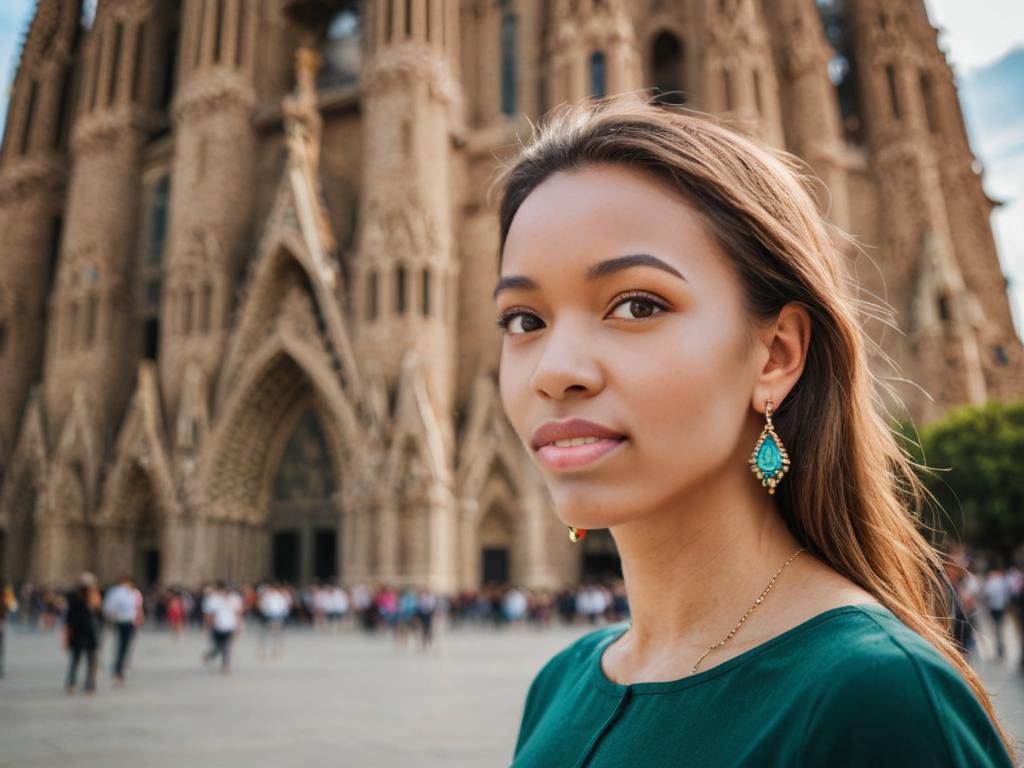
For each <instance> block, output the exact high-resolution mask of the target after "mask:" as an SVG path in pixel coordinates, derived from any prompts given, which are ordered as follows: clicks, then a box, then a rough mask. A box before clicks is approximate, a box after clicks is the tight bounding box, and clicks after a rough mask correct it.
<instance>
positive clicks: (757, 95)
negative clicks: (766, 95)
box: [754, 69, 764, 115]
mask: <svg viewBox="0 0 1024 768" xmlns="http://www.w3.org/2000/svg"><path fill="white" fill-rule="evenodd" d="M754 106H755V107H756V108H757V114H759V115H761V114H764V105H763V104H762V102H761V72H760V70H758V69H755V70H754Z"/></svg>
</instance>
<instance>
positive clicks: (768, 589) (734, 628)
mask: <svg viewBox="0 0 1024 768" xmlns="http://www.w3.org/2000/svg"><path fill="white" fill-rule="evenodd" d="M803 551H804V548H803V547H800V549H798V550H797V551H796V552H794V553H793V556H792V557H790V558H789V560H787V561H786V562H785V563H783V564H782V568H779V570H777V571H776V572H775V575H774V576H772V580H771V581H769V582H768V586H767V587H765V588H764V592H762V593H761V596H760V597H758V598H757V600H755V601H754V604H753V605H752V606H750V607H749V608H748V609H747V612H746V613H744V614H743V618H742V619H740V620H739V623H738V624H737V625H736V626H735V627H733V628H732V630H730V632H729V634H728V635H726V636H725V637H724V638H723V639H722V640H719V641H718V642H717V643H715V644H714V645H712V646H711V647H710V648H708V649H707V650H706V651H704V653H703V654H701V657H700V658H699V659H697V663H696V664H694V665H693V669H691V670H690V674H691V675H692V674H693V673H694V672H696V671H697V667H699V666H700V663H701V662H702V661H704V657H705V656H707V655H708V654H709V653H711V652H712V651H713V650H715V648H721V647H722V646H723V645H725V644H726V643H727V642H729V641H730V640H731V639H732V636H733V635H735V634H736V632H737V631H739V628H740V626H741V625H742V624H743V622H744V621H746V620H747V616H749V615H750V614H751V612H752V611H753V610H754V609H755V608H756V607H757V606H759V605H760V604H761V601H762V600H764V598H765V595H767V594H768V592H769V591H770V590H771V588H772V587H773V586H775V580H776V579H777V578H779V574H780V573H782V571H783V570H784V569H785V567H786V566H787V565H789V564H790V563H791V562H793V560H794V559H796V556H797V555H799V554H800V553H801V552H803Z"/></svg>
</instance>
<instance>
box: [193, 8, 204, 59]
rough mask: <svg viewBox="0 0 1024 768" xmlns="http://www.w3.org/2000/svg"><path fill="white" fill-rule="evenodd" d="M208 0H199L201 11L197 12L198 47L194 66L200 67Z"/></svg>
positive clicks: (194, 55)
mask: <svg viewBox="0 0 1024 768" xmlns="http://www.w3.org/2000/svg"><path fill="white" fill-rule="evenodd" d="M205 22H206V0H199V11H198V13H197V14H196V47H195V51H194V54H193V62H192V66H194V67H198V66H199V62H200V61H201V60H202V58H203V30H204V29H205V28H206V23H205Z"/></svg>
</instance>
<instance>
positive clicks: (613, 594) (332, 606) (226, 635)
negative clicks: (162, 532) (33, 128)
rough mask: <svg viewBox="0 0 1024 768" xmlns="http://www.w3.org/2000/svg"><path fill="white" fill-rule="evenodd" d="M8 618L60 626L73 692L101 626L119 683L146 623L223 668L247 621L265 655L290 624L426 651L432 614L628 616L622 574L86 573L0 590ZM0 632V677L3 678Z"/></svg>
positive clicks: (95, 649) (279, 651) (449, 623)
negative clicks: (234, 579)
mask: <svg viewBox="0 0 1024 768" xmlns="http://www.w3.org/2000/svg"><path fill="white" fill-rule="evenodd" d="M0 603H2V608H0V628H2V626H3V617H4V616H6V618H7V619H8V620H9V622H10V623H13V624H14V625H16V626H19V627H21V628H24V629H29V630H36V631H56V630H58V629H59V631H60V632H61V633H62V635H63V637H62V641H63V646H64V648H65V649H66V651H67V653H68V666H67V673H66V675H65V687H66V689H67V691H68V693H74V692H75V690H76V688H77V683H78V673H79V668H80V666H82V665H83V663H84V667H85V672H84V678H85V679H84V684H83V690H84V691H85V692H86V693H92V692H94V691H95V690H96V673H97V666H98V661H99V659H98V657H99V649H100V644H101V643H100V641H101V638H102V637H103V633H104V628H109V634H110V635H111V636H112V641H111V642H112V643H113V650H112V651H111V654H110V658H111V678H112V681H113V684H114V685H115V686H117V685H123V684H124V680H125V675H126V672H127V670H128V668H129V667H130V662H131V651H132V646H133V643H134V642H135V640H136V636H137V633H138V630H139V629H140V628H142V627H147V628H152V629H156V630H161V631H169V632H170V633H172V635H173V636H174V637H175V638H180V637H181V636H182V635H183V634H184V633H185V632H186V631H187V630H190V629H191V630H193V631H194V630H197V629H205V630H206V631H208V632H209V635H210V643H209V648H208V650H206V651H205V652H204V653H203V654H202V661H203V662H204V663H206V664H210V663H213V662H214V661H217V660H218V659H219V663H220V669H221V671H222V672H224V673H229V672H230V669H231V645H232V642H233V640H234V639H235V637H237V636H238V634H240V632H242V631H243V630H244V629H245V628H246V627H249V626H251V627H252V628H253V629H254V631H257V632H258V633H259V645H258V649H257V655H258V657H259V658H260V659H275V658H280V657H281V656H282V655H283V654H284V637H285V628H286V627H300V628H307V629H310V630H313V631H324V632H331V631H335V632H337V631H341V628H342V627H351V631H363V632H366V633H382V634H383V633H388V634H391V635H393V637H394V640H395V643H396V645H397V646H399V647H405V646H406V645H407V644H408V642H409V640H410V638H412V637H418V638H419V645H420V647H421V649H423V650H426V649H427V648H429V647H430V645H431V644H432V642H433V636H434V625H435V617H436V616H443V617H444V620H445V624H446V627H447V628H448V629H449V630H454V631H458V630H459V629H460V628H462V627H475V628H480V627H491V628H494V629H495V630H498V629H501V628H503V627H507V626H510V625H519V626H528V627H533V628H536V629H543V628H544V627H547V626H550V625H551V624H552V623H555V622H558V623H560V624H563V625H568V624H574V623H587V624H595V625H596V624H598V623H606V622H616V621H621V620H624V619H626V618H628V616H629V606H628V603H627V600H626V591H625V587H624V585H623V583H622V580H621V579H617V580H614V581H611V582H609V583H603V582H599V581H596V580H590V581H587V582H585V583H583V584H581V585H580V586H579V587H578V588H576V589H573V590H569V589H564V590H557V591H552V590H531V589H524V588H520V587H516V586H511V585H507V584H496V583H488V584H486V585H485V586H484V587H483V588H482V589H480V590H465V591H461V592H458V593H457V594H453V595H447V594H438V593H435V592H433V591H431V590H429V589H423V588H398V587H395V586H393V585H390V584H383V583H382V584H376V585H372V586H371V585H367V584H356V585H354V586H352V587H351V588H348V589H346V588H344V587H342V586H340V585H338V584H335V583H326V582H324V583H314V584H308V585H304V586H301V587H300V586H295V585H292V584H288V583H285V582H266V583H263V584H228V583H225V582H223V581H220V582H216V583H213V584H209V585H207V586H205V587H204V588H202V589H200V590H190V589H186V588H183V587H162V586H158V585H157V586H154V587H152V588H150V589H148V590H146V591H145V592H143V591H142V590H140V589H139V588H138V587H137V586H136V585H135V583H134V581H133V580H132V578H131V577H129V576H127V575H126V576H123V577H121V578H120V579H118V581H117V582H116V583H115V584H112V585H109V586H108V587H107V588H106V589H104V590H101V589H100V585H99V584H98V583H97V580H96V578H95V576H93V575H92V574H91V573H83V574H82V575H81V577H80V579H79V582H78V584H76V585H75V586H74V587H73V588H72V589H70V590H66V591H65V590H57V589H53V588H50V587H40V586H38V585H34V584H31V583H28V582H26V583H22V584H19V585H17V586H13V585H6V586H4V587H3V592H2V599H0ZM2 639H3V634H2V631H0V675H2V663H3V659H2V648H3V646H2Z"/></svg>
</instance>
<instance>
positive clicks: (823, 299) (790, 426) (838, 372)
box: [497, 94, 1015, 757]
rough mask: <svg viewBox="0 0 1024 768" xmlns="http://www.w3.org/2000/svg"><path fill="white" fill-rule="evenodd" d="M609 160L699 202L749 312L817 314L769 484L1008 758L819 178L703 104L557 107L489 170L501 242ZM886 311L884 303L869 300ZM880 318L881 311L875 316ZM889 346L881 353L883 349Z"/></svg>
mask: <svg viewBox="0 0 1024 768" xmlns="http://www.w3.org/2000/svg"><path fill="white" fill-rule="evenodd" d="M594 164H616V165H619V166H627V167H630V168H634V169H637V170H640V171H642V172H646V173H648V174H653V175H654V177H655V178H658V179H660V180H662V181H664V182H667V183H668V184H669V185H671V187H672V188H673V189H675V190H676V191H678V193H679V194H680V195H682V197H683V198H684V199H685V200H686V201H687V202H688V203H690V204H692V205H693V207H694V208H695V209H696V210H697V211H699V212H700V213H701V214H702V215H703V216H704V218H705V220H706V222H707V223H708V225H709V227H710V229H711V231H712V232H713V233H714V234H715V236H716V237H717V238H718V241H719V242H720V244H721V246H722V248H723V250H724V251H725V253H726V254H727V255H728V256H729V258H730V259H731V261H732V263H733V264H734V265H735V267H736V269H737V271H738V274H739V276H740V279H741V281H742V283H743V287H744V293H745V298H746V306H747V309H748V311H749V312H750V313H751V318H754V319H756V320H762V321H766V320H769V319H771V318H773V317H775V316H777V315H778V313H779V311H780V309H782V307H783V306H784V305H785V304H787V303H789V302H798V303H800V304H801V305H803V306H804V307H805V308H806V309H807V311H808V312H809V313H810V315H811V321H812V332H811V338H810V346H809V349H808V352H807V360H806V365H805V368H804V371H803V374H802V375H801V377H800V379H799V381H798V382H797V384H796V385H795V386H794V387H793V389H792V391H791V392H790V394H789V396H788V397H787V398H786V400H785V401H784V402H783V403H782V404H781V406H780V408H779V410H778V411H777V414H776V415H775V417H774V420H775V424H776V429H777V431H778V432H779V434H780V435H783V436H784V437H785V440H786V444H787V445H788V446H795V450H793V449H791V452H792V454H794V460H793V464H792V466H791V468H790V472H789V475H788V477H787V478H786V482H785V483H782V484H781V485H780V486H779V490H778V491H777V492H776V494H775V497H776V498H777V499H778V505H779V509H780V512H781V514H782V516H783V518H784V520H785V522H786V524H787V526H789V528H790V530H791V531H792V532H793V535H794V536H795V537H796V538H797V539H798V540H799V541H800V542H801V543H802V544H803V546H805V547H806V548H807V549H808V550H809V551H810V552H812V553H813V554H814V555H815V556H816V557H818V558H819V559H821V560H822V561H824V562H825V563H828V564H829V565H830V566H831V567H832V568H833V569H834V570H836V571H837V572H839V573H841V574H843V575H844V576H846V577H847V578H849V579H851V580H852V581H854V582H856V583H857V584H859V585H860V586H861V587H863V588H864V589H866V590H868V591H869V592H871V594H872V595H874V596H875V597H876V598H877V599H878V600H879V601H880V602H881V603H882V604H884V605H885V606H886V607H887V608H888V609H889V610H890V611H892V612H893V614H895V615H896V616H897V617H898V618H899V619H900V620H901V621H902V622H903V623H904V624H905V625H906V626H908V627H909V628H910V629H912V630H913V631H915V632H917V633H918V634H919V635H921V636H922V637H924V638H925V639H926V640H928V641H929V642H930V643H931V644H932V645H933V646H935V648H936V649H938V651H939V652H940V653H941V654H942V655H943V656H944V657H945V658H946V659H947V660H948V661H949V662H950V664H952V665H953V667H954V668H956V669H957V670H958V671H959V672H960V674H961V675H963V677H964V679H965V680H966V682H967V684H968V685H969V686H970V688H971V689H972V690H973V691H974V693H975V695H976V696H977V698H978V700H979V702H980V703H981V705H982V706H983V707H984V709H985V711H986V712H987V713H988V716H989V718H990V719H991V720H992V723H993V724H994V726H995V728H996V730H997V732H998V733H999V735H1000V737H1001V738H1002V741H1003V743H1004V744H1005V746H1006V749H1007V751H1008V752H1009V753H1010V755H1011V757H1013V756H1014V755H1015V751H1014V747H1013V744H1012V742H1011V740H1010V739H1009V738H1008V737H1007V734H1006V733H1005V731H1004V730H1003V728H1002V727H1001V725H1000V723H999V720H998V718H997V717H996V715H995V712H994V711H993V709H992V704H991V702H990V701H989V697H988V694H987V693H986V691H985V689H984V687H983V685H982V682H981V680H980V678H979V677H978V675H977V674H976V673H975V672H974V670H973V669H972V668H971V667H970V665H968V663H967V662H966V660H965V659H964V658H963V656H962V655H961V653H960V651H959V650H958V647H957V645H956V642H955V641H954V640H953V639H952V636H951V634H950V630H951V627H952V618H951V615H950V613H951V610H950V600H951V595H952V592H951V590H952V586H951V585H950V583H949V577H948V576H947V574H946V570H945V567H944V566H945V563H946V561H947V560H948V558H947V556H946V555H944V554H943V553H942V552H941V551H940V550H939V549H937V548H936V547H935V546H933V545H932V544H931V543H930V542H929V541H928V540H927V539H926V538H925V536H924V535H923V533H922V531H921V530H920V527H923V522H922V516H921V511H922V509H923V508H924V504H925V502H926V500H927V499H929V498H930V495H929V494H928V492H927V490H926V489H925V487H924V485H923V484H922V482H921V480H920V478H919V477H918V475H917V474H916V472H915V467H917V466H920V465H917V464H915V462H914V461H913V459H912V458H911V456H910V454H909V453H908V452H907V451H906V450H905V449H904V448H903V447H902V446H901V445H900V443H899V442H898V440H897V436H896V432H895V430H894V429H892V428H890V427H889V426H888V425H887V424H886V422H885V420H884V418H883V416H882V412H884V410H885V405H884V402H883V400H882V398H881V393H880V391H879V390H880V388H881V381H880V379H878V378H877V377H876V376H875V375H874V374H873V373H872V372H871V370H870V369H869V367H868V362H867V360H868V357H867V350H868V348H869V347H870V348H872V350H873V351H875V352H876V353H878V354H880V355H881V350H880V349H878V348H877V345H876V344H875V343H874V342H873V341H872V340H871V338H870V337H869V336H868V335H867V334H866V333H865V332H864V329H863V327H862V322H861V318H860V316H859V313H860V312H866V311H867V310H866V309H865V308H866V307H870V306H871V304H870V303H868V302H864V301H862V300H860V299H858V298H856V286H855V284H854V283H853V281H852V280H851V278H850V276H849V274H848V272H847V270H846V267H845V264H844V259H843V257H842V254H841V250H840V247H839V245H838V241H839V240H840V239H847V240H848V241H849V242H855V241H854V240H853V238H852V237H850V236H849V235H847V234H846V233H843V232H841V231H840V230H838V229H837V228H835V227H833V226H832V225H831V224H830V223H829V222H828V221H827V220H826V219H825V218H824V217H823V216H822V215H821V214H820V213H819V211H818V208H817V206H816V204H815V202H814V198H813V197H812V185H813V184H815V183H816V180H814V179H813V177H812V176H811V175H810V174H809V173H808V172H807V170H806V166H805V165H804V164H803V163H802V162H801V161H800V160H799V159H798V158H796V157H794V156H793V155H790V154H788V153H786V152H784V151H781V150H779V149H775V148H773V147H770V146H768V145H767V144H765V143H763V142H761V141H759V140H757V139H754V138H750V137H748V136H746V135H744V134H743V133H740V132H738V131H734V130H732V129H730V128H727V127H725V126H724V125H723V124H721V123H719V122H717V121H716V120H715V119H713V118H711V117H710V116H708V115H700V114H697V113H693V112H689V111H685V110H678V109H675V108H667V107H663V106H659V105H656V104H653V103H647V102H644V101H643V100H641V99H639V98H637V97H636V96H634V95H632V94H626V95H623V96H618V97H609V98H604V99H600V100H585V101H582V102H579V103H577V104H574V105H563V106H562V107H560V108H558V109H556V110H555V111H553V112H552V113H550V114H549V115H548V116H547V118H546V120H545V121H544V123H543V124H542V126H541V127H540V130H539V132H537V134H536V135H535V136H534V139H533V141H532V142H531V143H530V144H529V145H528V146H526V147H524V148H522V150H521V152H520V153H519V154H518V156H517V157H516V158H515V159H514V161H513V162H512V163H511V164H510V165H508V166H507V167H506V168H505V169H504V171H503V173H501V175H500V177H499V178H498V180H497V181H498V183H500V185H501V186H502V198H501V203H500V250H499V253H501V252H503V251H504V248H505V240H506V237H507V236H508V231H509V227H510V226H511V223H512V218H513V217H514V216H515V214H516V211H517V210H518V209H519V206H520V205H521V204H522V202H523V201H524V200H525V199H526V197H527V196H528V195H529V194H530V192H531V191H532V190H533V189H534V188H535V187H537V185H538V184H540V183H541V182H542V181H544V180H545V179H546V178H548V177H550V176H551V175H552V174H554V173H557V172H559V171H572V170H578V169H581V168H584V167H586V166H589V165H594ZM875 309H877V310H881V314H883V315H891V314H892V313H891V310H889V309H887V308H886V307H884V306H883V305H875ZM872 316H875V315H872ZM881 356H882V358H883V359H888V358H887V357H886V356H884V355H881Z"/></svg>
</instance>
